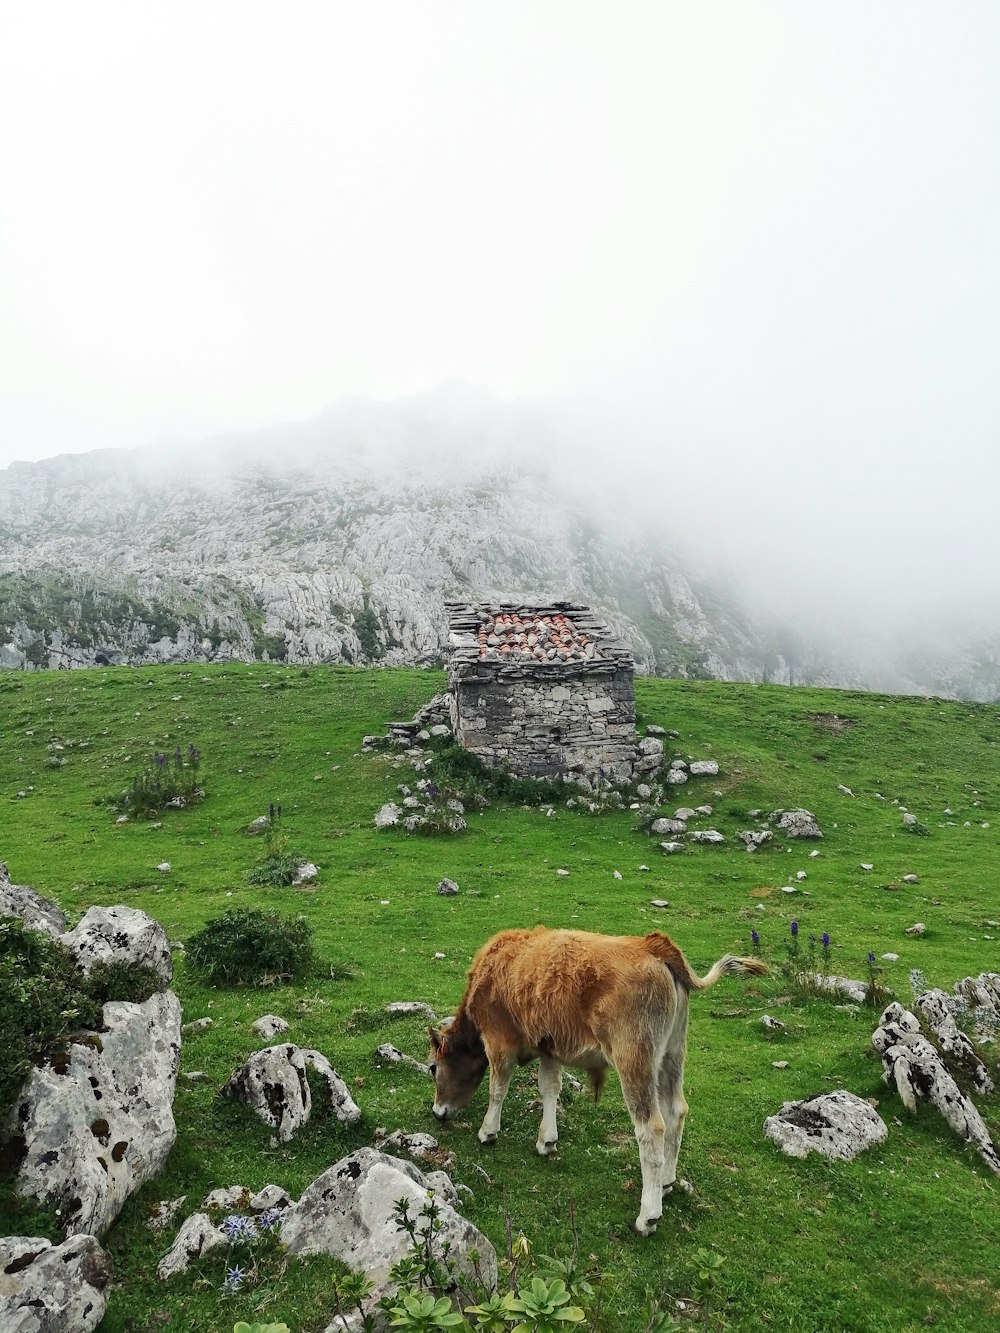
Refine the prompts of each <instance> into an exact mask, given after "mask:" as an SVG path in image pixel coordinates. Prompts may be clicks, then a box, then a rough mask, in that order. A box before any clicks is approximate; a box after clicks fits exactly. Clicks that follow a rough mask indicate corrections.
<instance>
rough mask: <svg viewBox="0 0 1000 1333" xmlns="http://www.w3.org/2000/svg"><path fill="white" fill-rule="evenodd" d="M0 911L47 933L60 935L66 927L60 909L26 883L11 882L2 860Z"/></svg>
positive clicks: (0, 867)
mask: <svg viewBox="0 0 1000 1333" xmlns="http://www.w3.org/2000/svg"><path fill="white" fill-rule="evenodd" d="M0 913H2V914H3V915H4V916H16V917H18V918H19V919H20V920H21V921H23V922H24V924H25V925H26V926H31V928H32V929H33V930H41V931H44V932H45V933H46V934H47V935H61V934H62V933H63V931H64V930H65V929H66V917H65V916H64V915H63V912H62V910H61V909H60V908H59V907H57V906H56V904H55V903H54V902H50V901H49V899H48V898H43V897H42V895H41V894H40V893H36V892H35V890H34V889H31V888H28V886H27V885H26V884H12V883H11V881H10V875H9V874H8V873H7V866H6V864H5V863H4V862H3V861H0Z"/></svg>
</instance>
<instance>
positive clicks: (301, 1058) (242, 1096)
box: [222, 1042, 361, 1143]
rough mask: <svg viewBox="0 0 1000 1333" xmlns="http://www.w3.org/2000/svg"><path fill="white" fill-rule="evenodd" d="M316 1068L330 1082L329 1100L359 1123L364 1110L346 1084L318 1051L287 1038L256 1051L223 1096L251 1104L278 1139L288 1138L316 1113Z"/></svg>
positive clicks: (348, 1118) (342, 1117)
mask: <svg viewBox="0 0 1000 1333" xmlns="http://www.w3.org/2000/svg"><path fill="white" fill-rule="evenodd" d="M309 1068H311V1069H313V1070H315V1072H316V1073H317V1074H318V1075H319V1076H320V1078H322V1080H323V1082H324V1084H325V1087H326V1102H327V1105H328V1107H329V1109H330V1110H331V1111H332V1112H333V1114H334V1115H335V1116H336V1117H337V1119H338V1120H340V1121H342V1122H343V1123H345V1124H348V1125H354V1124H357V1122H358V1121H359V1120H360V1119H361V1110H360V1108H359V1107H358V1106H357V1104H356V1103H355V1101H354V1099H353V1098H352V1096H351V1094H350V1093H349V1092H348V1090H347V1084H346V1083H345V1082H344V1080H343V1079H342V1078H341V1077H340V1075H339V1074H338V1073H337V1071H336V1070H335V1069H334V1068H333V1066H332V1065H331V1064H330V1062H329V1060H327V1058H326V1056H325V1055H322V1054H321V1053H320V1052H319V1051H312V1050H308V1049H306V1048H304V1047H301V1046H295V1045H293V1044H292V1043H290V1042H289V1043H287V1044H286V1045H283V1046H268V1047H267V1048H266V1049H265V1050H263V1051H256V1052H255V1053H254V1054H253V1055H251V1057H250V1059H249V1060H247V1062H246V1064H245V1065H243V1067H242V1068H241V1069H238V1070H237V1071H236V1073H235V1074H234V1075H233V1076H232V1078H231V1079H230V1080H229V1082H228V1083H227V1084H226V1086H225V1087H224V1088H223V1089H222V1093H223V1096H225V1097H232V1098H235V1099H236V1100H237V1101H242V1102H246V1104H247V1105H248V1106H249V1107H250V1108H251V1110H253V1111H255V1112H256V1113H257V1115H259V1116H260V1118H261V1120H263V1121H264V1123H265V1124H266V1125H270V1126H271V1128H272V1129H273V1130H274V1131H275V1134H276V1136H277V1139H278V1141H279V1143H288V1142H289V1141H290V1140H291V1139H293V1138H294V1137H295V1135H296V1134H297V1133H298V1132H299V1130H300V1129H301V1128H302V1126H303V1125H305V1124H306V1123H307V1122H308V1120H309V1117H310V1115H311V1113H312V1092H311V1090H310V1087H309V1079H308V1077H307V1076H306V1070H307V1069H309Z"/></svg>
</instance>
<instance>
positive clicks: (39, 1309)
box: [0, 1236, 114, 1333]
mask: <svg viewBox="0 0 1000 1333" xmlns="http://www.w3.org/2000/svg"><path fill="white" fill-rule="evenodd" d="M113 1272H114V1265H113V1264H112V1261H111V1255H110V1254H108V1252H107V1251H106V1250H105V1249H103V1248H102V1247H101V1245H100V1243H99V1242H98V1240H97V1239H96V1238H95V1237H94V1236H71V1237H70V1238H69V1239H68V1240H65V1241H63V1243H62V1244H61V1245H53V1244H52V1242H51V1241H48V1240H42V1239H40V1238H39V1237H37V1236H2V1237H0V1329H3V1333H92V1330H93V1329H95V1328H96V1327H97V1325H98V1324H99V1323H100V1322H101V1320H102V1319H103V1318H104V1310H105V1306H106V1305H107V1287H108V1284H109V1283H110V1281H111V1277H112V1274H113Z"/></svg>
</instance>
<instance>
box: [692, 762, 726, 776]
mask: <svg viewBox="0 0 1000 1333" xmlns="http://www.w3.org/2000/svg"><path fill="white" fill-rule="evenodd" d="M688 772H689V773H690V774H691V776H692V777H693V778H717V777H718V776H719V764H718V761H717V760H715V759H695V760H694V761H693V763H691V764H690V765H689V767H688Z"/></svg>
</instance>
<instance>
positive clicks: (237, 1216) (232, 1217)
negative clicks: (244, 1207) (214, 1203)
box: [222, 1213, 257, 1245]
mask: <svg viewBox="0 0 1000 1333" xmlns="http://www.w3.org/2000/svg"><path fill="white" fill-rule="evenodd" d="M222 1230H223V1231H224V1232H225V1234H226V1239H227V1240H228V1241H229V1243H230V1244H231V1245H239V1244H241V1243H242V1242H243V1241H247V1242H249V1243H252V1242H253V1241H255V1240H256V1239H257V1223H256V1222H255V1221H254V1220H253V1218H252V1217H244V1216H243V1214H242V1213H230V1214H229V1216H228V1217H225V1218H223V1219H222Z"/></svg>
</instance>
